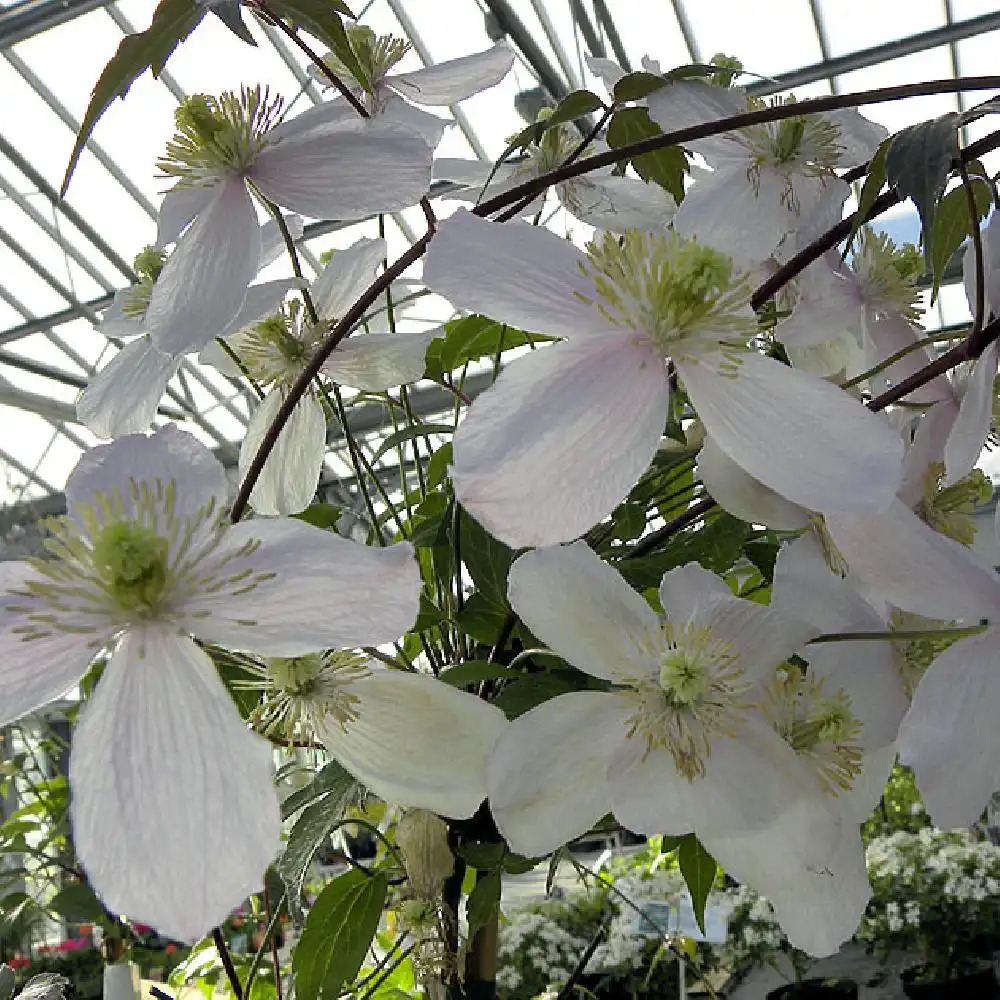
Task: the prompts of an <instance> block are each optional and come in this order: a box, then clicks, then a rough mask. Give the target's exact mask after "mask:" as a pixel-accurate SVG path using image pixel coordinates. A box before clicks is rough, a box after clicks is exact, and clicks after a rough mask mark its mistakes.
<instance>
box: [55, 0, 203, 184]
mask: <svg viewBox="0 0 1000 1000" xmlns="http://www.w3.org/2000/svg"><path fill="white" fill-rule="evenodd" d="M207 10H208V7H207V6H205V5H203V4H198V3H196V2H195V0H161V2H160V4H159V5H158V6H157V8H156V10H154V11H153V20H152V22H151V23H150V25H149V27H148V28H147V29H146V30H145V31H140V32H138V33H136V34H134V35H126V36H125V37H124V38H123V39H122V40H121V42H119V44H118V50H117V51H116V52H115V54H114V55H113V56H112V57H111V60H110V62H108V64H107V65H106V66H105V67H104V70H103V71H102V72H101V76H100V78H99V79H98V81H97V83H96V84H95V85H94V90H93V94H92V95H91V98H90V104H89V105H87V111H86V113H85V114H84V116H83V121H82V122H81V123H80V131H79V132H78V133H77V136H76V142H75V143H74V145H73V152H72V153H71V154H70V157H69V164H68V165H67V167H66V176H65V177H63V182H62V189H61V191H60V192H59V193H60V194H61V195H65V194H66V189H67V188H68V187H69V181H70V178H71V177H72V176H73V171H74V170H75V169H76V164H77V161H78V160H79V159H80V154H81V153H82V152H83V147H84V145H85V144H86V142H87V140H88V139H89V138H90V136H91V133H92V132H93V131H94V127H95V126H96V125H97V123H98V121H99V120H100V118H101V116H102V115H103V114H104V112H105V111H107V110H108V108H109V107H110V106H111V102H112V101H113V100H114V99H115V98H116V97H124V96H125V95H126V94H127V93H128V92H129V88H130V87H131V86H132V84H133V83H135V81H136V80H138V79H139V77H140V76H142V74H143V73H145V72H146V70H147V69H151V70H152V71H153V76H159V75H160V73H161V72H162V70H163V67H164V66H165V65H166V62H167V60H168V59H169V58H170V55H171V53H172V52H173V51H174V49H175V48H177V46H178V45H179V44H180V43H181V42H183V41H184V39H185V38H187V37H188V35H190V34H191V32H192V31H194V29H195V28H196V27H197V26H198V24H199V23H200V21H201V19H202V18H203V17H204V16H205V12H206V11H207Z"/></svg>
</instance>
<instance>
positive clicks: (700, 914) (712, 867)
mask: <svg viewBox="0 0 1000 1000" xmlns="http://www.w3.org/2000/svg"><path fill="white" fill-rule="evenodd" d="M677 864H678V866H679V867H680V870H681V875H682V876H683V878H684V881H685V882H686V883H687V887H688V892H690V893H691V902H692V904H693V905H694V918H695V920H697V921H698V927H699V928H701V932H702V934H704V933H705V903H706V902H707V901H708V894H709V893H710V892H711V891H712V885H713V884H714V882H715V875H716V872H717V870H718V865H717V864H716V863H715V858H713V857H712V855H711V854H709V853H708V851H706V850H705V848H704V847H702V846H701V841H699V840H698V838H697V837H696V836H695V835H694V834H693V833H691V834H688V835H687V836H686V837H685V838H684V839H683V840H682V841H681V843H680V847H678V848H677Z"/></svg>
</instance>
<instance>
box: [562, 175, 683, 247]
mask: <svg viewBox="0 0 1000 1000" xmlns="http://www.w3.org/2000/svg"><path fill="white" fill-rule="evenodd" d="M556 193H557V194H558V196H559V200H560V201H561V202H562V203H563V206H564V207H565V208H566V211H567V212H570V213H572V214H573V215H575V216H576V217H577V218H578V219H581V220H582V221H583V222H586V223H587V224H588V225H591V226H594V227H595V228H596V229H605V230H607V231H608V232H611V233H625V232H627V231H628V230H629V229H650V230H659V229H661V228H662V227H664V226H668V225H670V222H671V220H672V219H673V217H674V214H675V213H676V211H677V203H676V202H675V201H674V199H673V198H672V197H671V196H670V195H669V194H668V193H667V192H666V191H665V190H664V189H663V188H662V187H660V186H659V184H655V183H649V184H647V183H646V182H645V181H643V180H640V179H639V178H638V177H617V176H615V175H613V174H609V175H607V176H606V177H601V176H596V175H591V176H590V177H581V178H577V180H575V181H567V182H566V183H564V184H559V185H557V186H556Z"/></svg>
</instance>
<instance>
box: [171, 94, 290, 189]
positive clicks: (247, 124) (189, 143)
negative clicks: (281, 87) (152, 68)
mask: <svg viewBox="0 0 1000 1000" xmlns="http://www.w3.org/2000/svg"><path fill="white" fill-rule="evenodd" d="M282 106H283V101H282V99H281V98H280V97H275V98H272V97H271V96H270V93H269V92H268V90H267V89H266V88H264V89H262V88H261V87H260V86H257V87H254V88H252V89H251V88H249V87H244V88H242V90H241V91H240V93H239V95H237V94H235V93H233V92H232V91H226V92H225V93H223V94H222V95H221V96H220V97H218V98H215V97H208V96H206V95H204V94H194V95H193V96H191V97H188V98H187V99H186V100H184V101H183V102H182V103H181V105H180V106H179V107H178V108H177V110H176V111H175V112H174V123H175V125H176V126H177V132H176V134H175V135H174V137H173V139H171V140H170V141H169V142H168V143H167V149H166V154H165V155H164V156H163V157H162V158H161V159H159V160H158V161H157V166H158V167H159V168H160V169H161V170H162V171H163V172H164V174H166V175H167V176H168V177H178V178H179V179H180V181H181V182H182V183H185V184H192V185H193V184H198V183H199V182H202V181H206V180H213V179H215V178H217V177H218V176H219V175H220V174H225V173H237V174H242V173H243V172H244V171H246V170H247V168H248V167H250V165H251V164H252V163H253V162H254V160H255V159H256V157H257V154H258V153H259V152H260V151H261V149H263V147H264V146H265V145H266V134H267V133H268V132H269V131H270V130H271V129H272V128H273V127H274V125H275V124H277V122H278V119H279V117H280V115H281V109H282Z"/></svg>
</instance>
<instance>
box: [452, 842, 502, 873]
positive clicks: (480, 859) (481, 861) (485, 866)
mask: <svg viewBox="0 0 1000 1000" xmlns="http://www.w3.org/2000/svg"><path fill="white" fill-rule="evenodd" d="M505 851H506V847H505V846H504V845H503V844H502V843H499V844H497V843H479V842H475V843H468V844H462V846H461V847H460V848H459V850H458V853H459V854H461V855H462V857H463V858H465V860H466V861H467V862H468V863H469V864H470V865H472V867H473V868H478V869H479V870H480V871H484V872H485V871H495V870H498V869H499V868H500V865H501V863H502V862H503V858H504V852H505Z"/></svg>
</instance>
